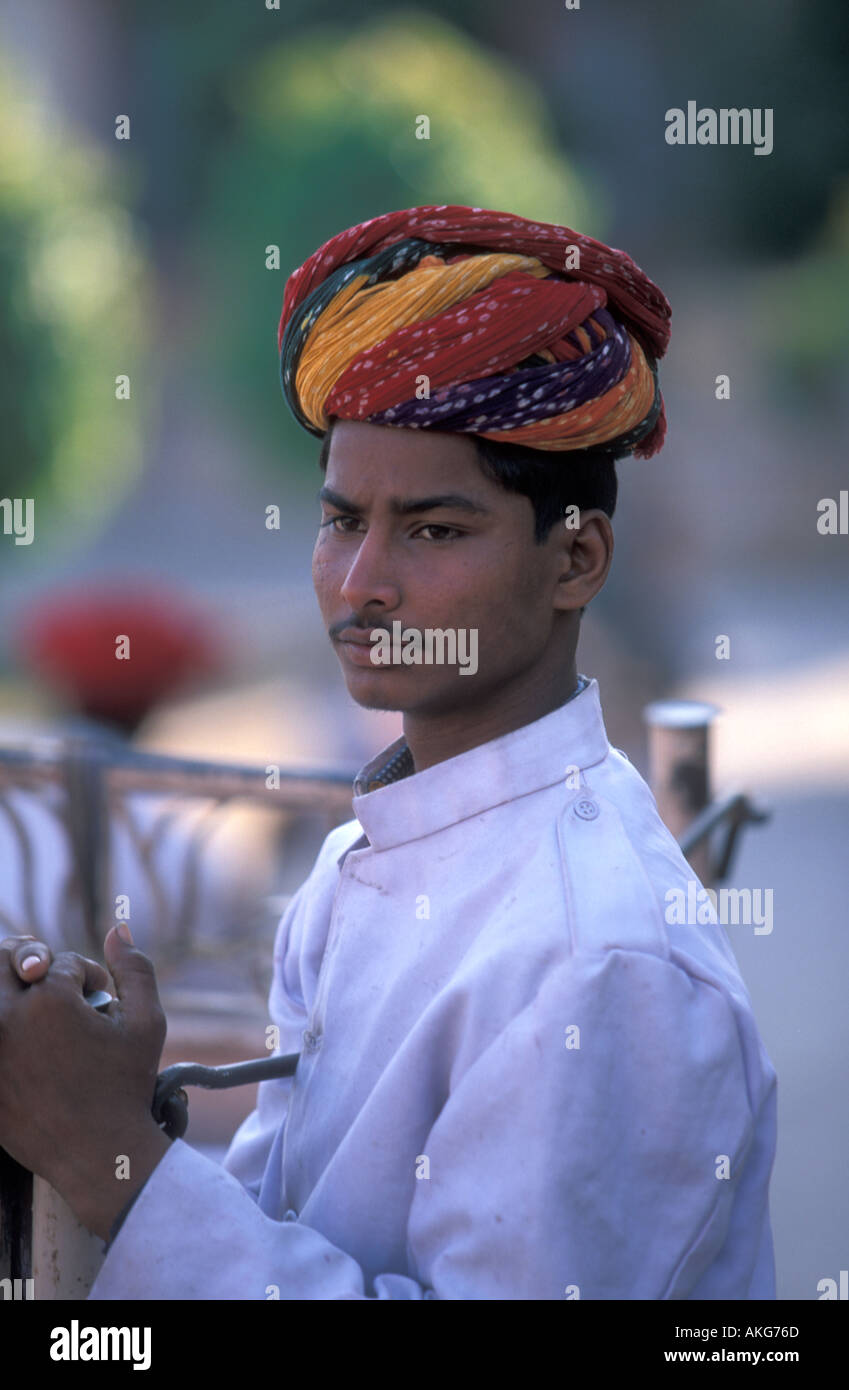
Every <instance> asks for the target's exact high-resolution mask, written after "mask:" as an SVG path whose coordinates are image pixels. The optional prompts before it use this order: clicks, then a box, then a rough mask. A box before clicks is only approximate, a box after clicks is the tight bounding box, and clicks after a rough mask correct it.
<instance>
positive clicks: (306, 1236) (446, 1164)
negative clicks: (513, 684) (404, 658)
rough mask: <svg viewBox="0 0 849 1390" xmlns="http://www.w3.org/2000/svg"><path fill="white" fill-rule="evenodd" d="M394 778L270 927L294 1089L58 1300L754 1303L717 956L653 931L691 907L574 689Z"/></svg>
mask: <svg viewBox="0 0 849 1390" xmlns="http://www.w3.org/2000/svg"><path fill="white" fill-rule="evenodd" d="M387 763H391V766H390V769H389V777H390V778H392V777H393V776H394V780H388V781H384V779H383V778H381V776H380V770H381V769H385V765H386V764H387ZM576 768H577V769H579V770H580V771H579V776H576V773H575V769H576ZM410 769H411V763H410V759H409V753H408V752H405V744H404V742H403V739H399V740H397V741H396V743H394V744H392V745H391V747H390V748H388V749H386V750H384V752H383V753H382V754H381V755H380V756H379V757H378V758H376V759H373V760H372V762H371V763H369V764H368V765H367V767H366V768H365V769H363V772H362V773H361V774H360V777H359V778H358V779H357V783H356V784H355V792H356V794H355V796H354V800H353V809H354V812H355V815H356V820H352V821H350V822H348V823H347V824H345V825H343V826H340V827H339V828H337V829H336V830H334V831H333V832H332V833H331V834H330V835H328V837H327V839H326V840H325V842H324V844H323V846H322V848H321V850H320V852H319V855H318V858H317V860H316V863H315V866H314V868H313V871H312V873H311V874H310V876H309V878H308V879H307V881H306V882H305V883H304V884H303V885H302V887H301V888H300V889H299V891H298V892H297V894H296V895H295V897H294V898H293V899H292V901H291V903H290V904H289V907H288V910H287V912H286V914H285V916H284V918H283V920H282V922H281V923H280V926H279V928H278V932H277V937H276V943H275V948H274V979H273V985H272V989H271V995H270V1000H269V1012H270V1017H271V1020H272V1022H274V1023H275V1024H277V1026H278V1027H279V1029H280V1048H279V1050H280V1051H281V1052H283V1053H286V1052H300V1054H301V1057H300V1061H299V1063H298V1068H297V1071H296V1073H295V1075H294V1077H290V1078H286V1079H284V1080H279V1081H271V1082H264V1083H263V1084H262V1085H261V1086H260V1088H259V1095H258V1104H257V1109H256V1110H255V1111H254V1112H253V1113H252V1114H251V1115H250V1116H249V1117H248V1119H247V1120H245V1122H244V1124H243V1125H242V1126H241V1128H240V1129H239V1131H238V1132H237V1134H236V1136H235V1138H234V1139H233V1142H232V1144H231V1146H230V1149H229V1152H228V1154H227V1157H226V1159H225V1161H224V1165H223V1167H222V1166H220V1165H219V1164H217V1163H215V1162H213V1161H212V1160H211V1159H209V1158H206V1157H205V1156H203V1155H201V1154H198V1153H197V1152H195V1151H194V1150H193V1149H191V1148H190V1147H189V1146H188V1144H186V1143H185V1142H184V1141H183V1140H179V1139H178V1140H176V1141H175V1142H174V1143H173V1144H172V1146H171V1148H170V1149H169V1150H168V1152H167V1153H166V1154H165V1156H164V1157H163V1159H162V1160H161V1161H160V1163H159V1164H158V1166H157V1167H156V1169H155V1170H154V1172H153V1174H152V1175H151V1177H150V1178H149V1179H148V1182H147V1183H146V1184H145V1186H144V1188H143V1189H142V1191H141V1192H140V1194H139V1196H138V1198H137V1199H136V1201H135V1203H134V1204H133V1206H132V1207H131V1208H130V1211H129V1213H128V1215H127V1217H126V1219H125V1221H124V1224H123V1226H122V1227H121V1228H120V1230H119V1231H118V1234H117V1237H116V1238H115V1240H114V1242H113V1244H112V1245H111V1246H110V1248H109V1251H108V1253H107V1255H106V1259H105V1262H104V1264H103V1266H102V1268H101V1270H100V1273H99V1275H98V1277H97V1280H96V1282H95V1285H94V1287H93V1289H92V1291H91V1293H90V1295H89V1297H90V1298H92V1299H100V1298H102V1299H144V1298H154V1299H157V1298H158V1299H266V1298H267V1297H268V1296H269V1295H268V1289H269V1288H270V1287H273V1288H274V1289H275V1290H279V1297H280V1298H285V1299H300V1300H302V1299H425V1298H436V1299H475V1300H478V1299H496V1300H500V1299H509V1300H512V1299H533V1300H542V1299H546V1300H547V1299H566V1298H575V1297H580V1298H582V1299H588V1298H589V1299H758V1298H769V1299H771V1298H774V1297H775V1276H774V1262H773V1249H772V1235H771V1230H770V1221H769V1209H768V1188H769V1178H770V1172H771V1168H772V1163H773V1158H774V1153H775V1142H776V1080H775V1072H774V1070H773V1067H772V1065H771V1063H770V1060H769V1058H768V1056H767V1054H766V1052H765V1050H764V1046H763V1043H762V1041H761V1038H760V1035H759V1033H758V1029H757V1026H756V1023H755V1020H754V1017H753V1014H752V1007H751V1001H750V999H749V996H748V993H747V991H746V988H745V986H744V984H743V981H742V979H741V977H740V973H739V970H738V968H737V965H736V962H735V960H734V956H733V953H732V951H731V948H730V946H729V944H728V941H727V939H726V937H725V935H724V929H723V928H722V927H721V926H719V925H713V926H711V925H708V926H697V925H693V926H671V925H668V924H667V921H666V913H665V905H666V903H667V901H668V899H667V898H666V894H667V892H668V890H670V889H682V890H683V891H684V893H685V895H686V891H687V883H688V881H692V880H693V878H694V876H693V873H692V870H691V869H690V867H689V865H688V864H687V862H686V860H685V859H684V858H683V856H682V854H681V852H680V850H679V849H678V846H677V844H676V843H675V841H674V839H673V837H672V836H671V835H670V833H669V832H668V831H667V830H666V828H665V827H664V825H663V824H662V822H661V820H660V818H659V816H658V813H657V809H656V806H655V803H654V799H653V797H652V795H651V792H650V791H649V789H648V787H647V786H646V784H645V782H644V781H643V779H642V778H641V777H640V776H639V774H638V773H637V771H636V769H635V768H633V766H632V765H631V764H630V763H629V762H628V761H627V759H626V758H625V757H624V755H622V754H621V753H619V752H618V751H617V750H615V749H613V748H611V746H610V744H609V742H608V740H607V735H606V732H605V728H604V723H603V719H602V713H601V708H600V704H599V693H598V685H597V682H596V681H595V680H590V681H587V682H586V683H585V684H584V686H583V688H582V689H581V690H580V692H579V693H578V694H577V695H575V696H573V698H572V699H571V700H569V701H567V702H566V703H565V704H564V705H562V706H561V707H560V708H559V709H557V710H554V711H553V712H552V713H551V714H548V715H546V716H544V717H543V718H542V719H538V720H536V721H535V722H533V723H531V724H527V725H525V726H524V727H523V728H520V729H516V730H515V731H514V732H512V733H510V734H506V735H504V736H503V737H501V738H497V739H494V740H492V741H491V742H489V743H485V744H481V745H480V746H479V747H477V748H473V749H470V750H469V751H468V752H466V753H462V754H460V755H459V756H457V757H454V758H450V759H448V760H446V761H444V762H441V763H438V764H436V765H434V766H433V767H429V768H426V769H425V770H423V771H422V772H418V773H415V774H411V770H410ZM368 788H371V789H370V790H369V789H368ZM275 1296H277V1294H275Z"/></svg>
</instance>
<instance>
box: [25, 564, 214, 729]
mask: <svg viewBox="0 0 849 1390" xmlns="http://www.w3.org/2000/svg"><path fill="white" fill-rule="evenodd" d="M123 637H126V638H128V639H129V656H128V657H126V658H122V657H119V656H118V654H117V653H118V651H119V650H120V649H122V645H123V644H120V643H119V638H123ZM15 645H16V647H17V649H18V651H19V653H20V655H21V657H22V658H23V659H24V661H25V662H26V664H27V665H28V666H29V667H30V669H31V670H32V671H33V672H34V673H35V674H37V675H39V676H41V677H42V679H44V680H45V681H47V682H48V683H49V684H50V685H51V687H52V688H53V689H54V690H55V691H56V692H57V693H60V694H61V695H62V696H64V697H65V698H66V699H69V700H70V701H72V703H73V704H74V706H75V708H76V709H77V710H78V711H79V712H81V713H83V714H85V715H87V716H88V717H89V718H90V719H96V720H99V721H105V722H107V723H110V724H113V725H117V726H118V727H119V728H120V729H122V730H123V731H124V732H125V733H131V732H132V731H133V730H134V729H135V728H136V727H137V726H138V725H139V724H140V723H141V721H142V719H144V717H145V715H146V714H148V712H149V711H150V710H151V709H152V708H153V707H154V706H155V705H156V704H158V703H159V702H160V701H161V700H163V699H164V698H166V697H167V696H170V695H173V694H175V693H176V692H177V691H178V690H180V689H184V688H186V687H187V686H188V685H189V684H191V683H194V682H195V681H197V680H198V679H199V678H202V677H208V676H211V675H214V674H215V673H217V672H219V671H220V670H221V669H222V667H223V664H224V663H223V653H222V650H221V647H220V645H219V642H218V640H217V639H216V637H215V636H214V635H213V634H212V632H211V630H210V627H209V624H208V622H207V619H206V618H205V617H203V616H201V614H200V613H198V612H197V611H196V610H195V609H193V608H192V607H191V606H190V605H188V604H186V603H184V601H183V600H182V599H181V598H179V597H178V596H177V595H175V594H173V593H171V592H169V591H167V590H163V589H160V588H156V589H153V588H141V587H132V588H129V587H123V586H121V585H113V586H111V587H110V588H109V590H108V592H104V590H103V587H102V586H101V587H98V588H97V589H80V590H76V591H74V592H72V593H68V592H67V591H66V590H63V591H62V593H61V594H56V595H46V596H44V597H42V598H40V599H39V600H38V601H37V602H36V603H35V604H33V605H32V606H31V607H29V608H28V609H27V610H26V611H25V612H24V613H23V614H22V616H21V619H20V621H19V623H18V625H17V627H16V630H15Z"/></svg>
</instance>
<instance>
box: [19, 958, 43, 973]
mask: <svg viewBox="0 0 849 1390" xmlns="http://www.w3.org/2000/svg"><path fill="white" fill-rule="evenodd" d="M32 965H41V956H27V958H26V960H22V961H21V969H22V970H29V968H30V966H32Z"/></svg>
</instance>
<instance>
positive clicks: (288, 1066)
mask: <svg viewBox="0 0 849 1390" xmlns="http://www.w3.org/2000/svg"><path fill="white" fill-rule="evenodd" d="M300 1055H301V1054H300V1053H299V1052H289V1053H287V1054H285V1055H284V1056H282V1057H258V1058H257V1059H256V1061H250V1062H231V1063H229V1064H227V1065H225V1066H222V1067H204V1066H202V1065H201V1063H200V1062H175V1063H174V1065H173V1066H171V1067H166V1068H165V1070H164V1071H163V1072H160V1074H159V1076H158V1077H157V1078H156V1087H155V1089H154V1093H153V1107H152V1109H153V1118H154V1119H155V1120H156V1123H157V1124H158V1125H160V1126H161V1128H162V1129H163V1130H164V1131H165V1133H166V1134H167V1136H168V1138H169V1139H182V1137H183V1135H184V1134H185V1132H186V1129H187V1128H188V1124H189V1099H188V1096H187V1095H186V1093H185V1091H184V1090H183V1087H184V1086H203V1087H204V1089H205V1090H210V1091H221V1090H224V1089H225V1088H226V1087H229V1086H247V1085H249V1084H250V1083H251V1082H252V1081H273V1080H276V1079H277V1078H279V1077H283V1076H294V1074H295V1069H296V1067H297V1065H298V1062H299V1060H300Z"/></svg>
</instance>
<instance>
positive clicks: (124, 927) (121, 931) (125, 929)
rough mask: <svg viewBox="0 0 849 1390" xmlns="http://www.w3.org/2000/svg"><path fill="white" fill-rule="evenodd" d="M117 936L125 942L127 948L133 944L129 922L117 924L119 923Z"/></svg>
mask: <svg viewBox="0 0 849 1390" xmlns="http://www.w3.org/2000/svg"><path fill="white" fill-rule="evenodd" d="M118 935H119V936H120V938H121V940H122V941H126V943H127V945H128V946H132V944H133V934H132V932H131V931H130V924H129V922H119V923H118Z"/></svg>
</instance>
